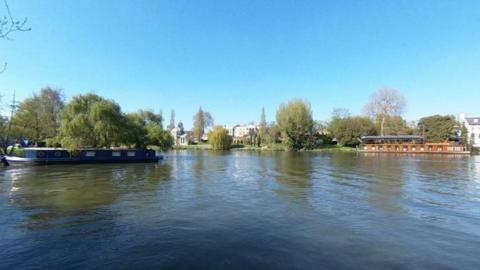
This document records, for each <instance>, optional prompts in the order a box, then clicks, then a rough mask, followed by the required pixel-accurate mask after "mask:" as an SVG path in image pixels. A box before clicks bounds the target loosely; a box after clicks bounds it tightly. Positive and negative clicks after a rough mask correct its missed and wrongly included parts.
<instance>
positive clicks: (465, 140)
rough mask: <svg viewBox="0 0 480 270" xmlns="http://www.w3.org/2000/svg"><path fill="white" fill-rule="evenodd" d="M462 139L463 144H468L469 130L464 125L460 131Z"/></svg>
mask: <svg viewBox="0 0 480 270" xmlns="http://www.w3.org/2000/svg"><path fill="white" fill-rule="evenodd" d="M460 138H461V140H462V143H463V144H465V145H467V144H468V129H467V127H466V126H465V124H464V123H463V124H462V128H461V129H460Z"/></svg>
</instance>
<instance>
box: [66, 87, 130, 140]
mask: <svg viewBox="0 0 480 270" xmlns="http://www.w3.org/2000/svg"><path fill="white" fill-rule="evenodd" d="M124 124H125V121H124V116H123V114H122V112H121V110H120V106H119V105H118V104H116V103H115V102H114V101H112V100H106V99H104V98H102V97H100V96H98V95H96V94H86V95H79V96H76V97H74V98H73V99H72V101H70V103H68V104H67V106H66V107H65V109H64V111H63V113H62V121H61V125H60V136H61V140H62V145H63V146H65V147H68V148H70V149H77V148H81V147H110V146H114V145H119V144H120V143H121V141H122V139H123V138H122V134H123V129H122V128H123V127H124Z"/></svg>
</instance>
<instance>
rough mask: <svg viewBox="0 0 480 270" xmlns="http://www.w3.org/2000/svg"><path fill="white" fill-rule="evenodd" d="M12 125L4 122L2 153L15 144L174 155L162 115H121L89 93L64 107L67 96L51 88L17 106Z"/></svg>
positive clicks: (1, 121) (1, 119) (107, 101)
mask: <svg viewBox="0 0 480 270" xmlns="http://www.w3.org/2000/svg"><path fill="white" fill-rule="evenodd" d="M16 107H17V108H16V112H15V114H14V115H13V117H11V118H10V119H7V118H6V117H4V116H2V117H0V134H1V144H2V149H4V151H5V149H6V147H7V146H8V144H9V143H11V142H12V141H19V140H24V139H28V140H29V144H34V145H40V144H42V145H46V146H63V147H66V148H69V149H78V148H82V147H136V148H145V147H147V146H154V147H158V148H160V149H169V148H171V147H172V145H173V138H172V136H171V135H170V132H168V131H167V130H165V129H164V128H163V117H162V114H161V113H155V112H153V111H151V110H139V111H137V112H133V113H124V112H122V110H121V108H120V106H119V105H118V104H117V103H116V102H115V101H113V100H110V99H105V98H103V97H101V96H99V95H96V94H93V93H88V94H85V95H78V96H75V97H73V98H72V100H71V101H69V102H68V103H65V99H64V97H63V94H62V91H61V90H59V89H52V88H50V87H46V88H43V89H41V90H40V92H39V93H38V94H33V96H32V97H29V98H27V99H25V100H24V101H22V102H21V103H20V104H19V105H18V106H16Z"/></svg>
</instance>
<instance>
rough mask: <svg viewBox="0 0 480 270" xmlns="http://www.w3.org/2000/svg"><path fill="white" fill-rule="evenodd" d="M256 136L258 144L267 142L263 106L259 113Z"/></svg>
mask: <svg viewBox="0 0 480 270" xmlns="http://www.w3.org/2000/svg"><path fill="white" fill-rule="evenodd" d="M258 136H259V137H260V138H259V142H260V144H265V143H266V142H267V139H266V136H267V119H266V116H265V108H262V114H261V115H260V122H259V125H258Z"/></svg>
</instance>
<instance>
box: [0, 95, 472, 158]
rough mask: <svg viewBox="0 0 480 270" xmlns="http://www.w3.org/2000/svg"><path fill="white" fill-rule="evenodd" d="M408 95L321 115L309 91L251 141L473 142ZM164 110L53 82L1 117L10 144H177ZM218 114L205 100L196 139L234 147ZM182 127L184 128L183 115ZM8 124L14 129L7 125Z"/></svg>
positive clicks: (309, 145)
mask: <svg viewBox="0 0 480 270" xmlns="http://www.w3.org/2000/svg"><path fill="white" fill-rule="evenodd" d="M405 108H406V99H405V97H404V96H403V94H402V93H401V92H400V91H398V90H395V89H389V88H386V89H380V90H378V91H375V92H374V93H373V94H372V95H371V97H370V100H369V102H368V103H367V104H366V105H365V108H364V115H351V114H350V113H349V111H348V110H347V109H341V108H340V109H334V111H333V113H332V116H331V119H330V120H329V121H328V122H321V121H316V120H314V119H313V113H312V109H311V105H310V103H309V102H308V101H305V100H302V99H293V100H291V101H289V102H287V103H284V104H281V105H280V106H279V108H278V109H277V112H276V119H275V121H273V122H267V120H266V116H265V110H264V109H262V111H261V114H260V120H259V124H258V132H256V133H252V134H247V135H246V138H245V140H244V141H243V143H244V144H250V145H254V146H258V147H275V146H281V147H283V148H285V149H288V150H301V149H315V148H320V147H323V146H326V145H330V144H334V143H337V144H339V145H342V146H356V145H358V144H359V143H360V138H361V137H362V136H366V135H414V134H415V135H422V136H424V137H425V139H426V140H427V141H430V142H437V141H447V140H455V139H457V140H458V139H459V138H458V137H459V136H458V135H459V134H461V138H460V139H461V140H462V141H464V142H466V138H465V136H466V134H467V132H466V130H465V127H463V126H461V125H460V124H459V123H458V122H457V121H456V119H455V117H454V116H451V115H433V116H428V117H424V118H421V119H420V120H419V121H418V122H417V123H416V124H412V123H407V121H405V120H404V119H403V118H402V114H403V113H404V111H405ZM163 120H164V119H163V116H162V113H155V112H153V111H151V110H139V111H137V112H134V113H124V112H122V110H121V108H120V106H119V105H118V104H117V103H116V102H115V101H113V100H110V99H105V98H103V97H101V96H98V95H96V94H92V93H88V94H85V95H78V96H75V97H73V98H72V100H70V101H69V102H68V103H65V100H64V97H63V95H62V92H61V90H58V89H52V88H50V87H46V88H44V89H41V90H40V92H39V93H36V94H33V95H32V96H31V97H29V98H27V99H25V100H24V101H22V102H21V103H20V104H19V105H18V108H17V110H16V113H15V114H14V116H13V117H12V118H11V119H8V118H6V117H3V116H2V117H0V133H1V134H2V136H1V143H2V147H3V148H5V147H6V145H7V144H8V142H9V141H10V142H11V141H12V139H14V140H18V139H23V138H27V139H29V140H30V141H31V142H33V143H38V142H45V143H46V145H47V146H60V145H61V146H63V147H67V148H70V149H76V148H80V147H112V146H124V147H137V148H142V147H147V146H155V147H158V148H160V149H169V148H171V147H172V145H173V144H174V138H173V137H172V135H171V133H170V131H171V130H172V129H173V128H175V112H174V111H173V110H172V112H171V116H170V123H169V125H168V126H167V128H166V129H164V128H163ZM213 124H214V120H213V117H212V115H211V114H210V113H209V112H207V111H205V110H203V109H202V107H200V108H199V110H198V112H197V113H196V114H195V115H194V117H193V129H192V132H191V133H190V136H191V139H193V140H195V141H197V142H200V141H202V139H203V138H204V136H205V135H208V140H209V142H210V144H211V145H212V148H214V149H218V150H224V149H229V148H231V147H232V143H233V140H232V138H229V134H228V131H227V130H225V129H224V128H223V127H222V126H214V127H213V129H212V130H211V131H210V132H209V133H208V134H206V133H207V130H208V129H209V128H210V127H212V126H213ZM177 128H178V129H179V130H180V132H181V133H183V132H184V131H183V123H182V122H179V123H178V126H177ZM7 131H8V132H7Z"/></svg>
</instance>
